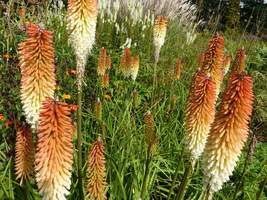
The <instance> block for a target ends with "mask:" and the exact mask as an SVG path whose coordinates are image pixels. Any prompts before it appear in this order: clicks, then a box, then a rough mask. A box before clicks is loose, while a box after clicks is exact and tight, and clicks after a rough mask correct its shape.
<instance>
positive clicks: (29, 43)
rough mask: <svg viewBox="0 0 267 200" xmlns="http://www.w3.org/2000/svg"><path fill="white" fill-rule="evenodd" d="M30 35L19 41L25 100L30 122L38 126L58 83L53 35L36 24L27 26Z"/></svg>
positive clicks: (25, 109)
mask: <svg viewBox="0 0 267 200" xmlns="http://www.w3.org/2000/svg"><path fill="white" fill-rule="evenodd" d="M27 35H28V38H27V39H26V41H24V42H21V43H20V44H19V65H20V69H21V101H22V104H23V110H24V112H25V115H26V119H27V122H28V123H29V124H31V126H32V128H36V126H37V124H38V117H39V111H40V107H41V105H42V102H43V101H44V100H45V99H46V98H47V97H51V98H52V97H53V96H54V90H55V87H56V81H55V65H54V48H53V35H52V33H51V32H50V31H47V30H44V29H42V28H41V27H39V26H38V25H35V24H29V25H28V26H27Z"/></svg>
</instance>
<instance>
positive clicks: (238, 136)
mask: <svg viewBox="0 0 267 200" xmlns="http://www.w3.org/2000/svg"><path fill="white" fill-rule="evenodd" d="M252 86H253V83H252V78H251V77H250V76H248V75H246V74H245V72H238V71H233V72H232V73H231V75H230V79H229V81H228V85H227V88H226V89H225V91H224V93H223V98H222V103H221V107H220V111H219V112H218V113H217V114H216V116H215V120H214V123H213V125H212V127H211V131H210V133H209V137H208V142H207V144H206V147H205V150H204V156H203V157H204V174H205V179H204V181H205V184H207V185H208V187H209V188H210V193H211V194H212V193H213V192H216V191H218V190H220V189H221V188H222V185H223V183H224V182H226V181H228V180H229V177H230V176H231V175H232V173H233V170H234V168H235V166H236V162H237V161H238V157H239V156H240V154H241V150H242V148H243V146H244V143H245V142H246V140H247V138H248V132H249V127H248V124H249V120H250V117H251V113H252V103H253V90H252Z"/></svg>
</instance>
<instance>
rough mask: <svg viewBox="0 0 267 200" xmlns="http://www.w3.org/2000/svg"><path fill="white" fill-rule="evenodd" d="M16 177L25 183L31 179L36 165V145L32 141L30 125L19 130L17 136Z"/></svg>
mask: <svg viewBox="0 0 267 200" xmlns="http://www.w3.org/2000/svg"><path fill="white" fill-rule="evenodd" d="M15 162H16V167H15V169H16V176H17V179H20V185H21V184H22V183H23V181H25V180H27V179H29V178H30V174H31V173H32V172H33V164H34V145H33V141H32V131H31V128H30V127H29V126H28V125H23V126H21V127H19V128H18V130H17V136H16V160H15Z"/></svg>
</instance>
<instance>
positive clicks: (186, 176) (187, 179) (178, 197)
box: [176, 160, 196, 200]
mask: <svg viewBox="0 0 267 200" xmlns="http://www.w3.org/2000/svg"><path fill="white" fill-rule="evenodd" d="M195 163H196V161H195V160H193V161H190V163H189V166H188V167H187V168H186V170H185V173H184V176H183V179H182V182H181V184H180V186H179V190H178V193H177V195H176V200H183V199H184V196H185V192H186V187H187V185H188V184H189V183H190V177H191V175H192V172H193V170H194V166H195Z"/></svg>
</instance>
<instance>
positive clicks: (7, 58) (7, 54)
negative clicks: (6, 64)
mask: <svg viewBox="0 0 267 200" xmlns="http://www.w3.org/2000/svg"><path fill="white" fill-rule="evenodd" d="M10 58H12V56H11V55H10V53H8V52H6V53H5V54H4V55H3V59H4V61H9V60H10Z"/></svg>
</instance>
